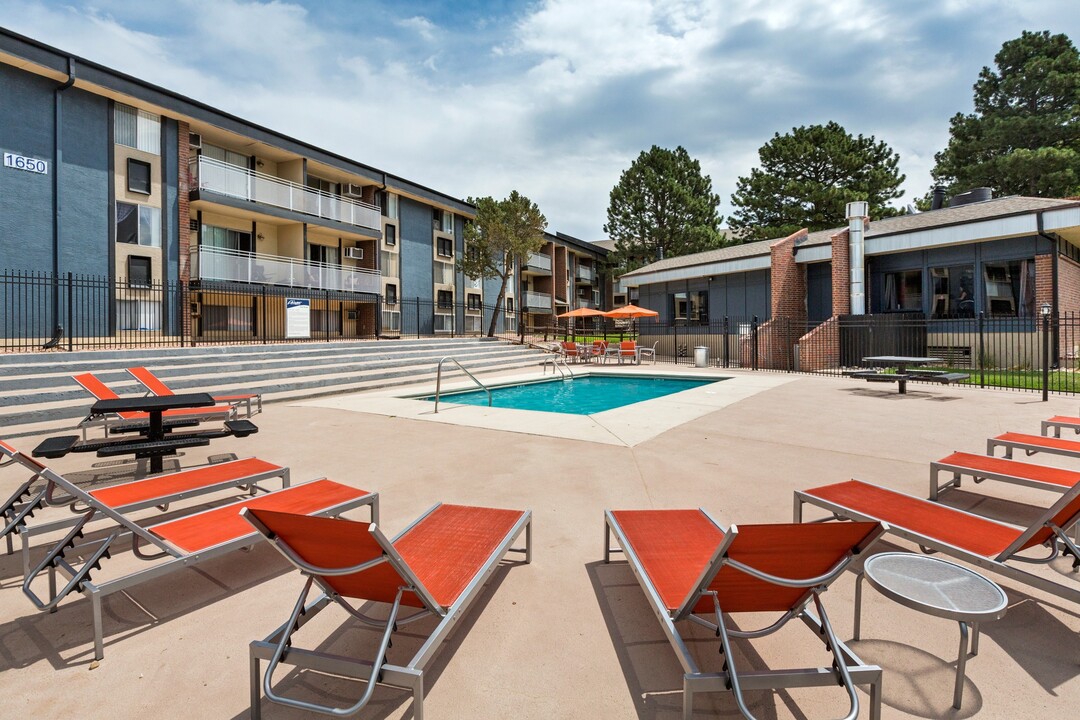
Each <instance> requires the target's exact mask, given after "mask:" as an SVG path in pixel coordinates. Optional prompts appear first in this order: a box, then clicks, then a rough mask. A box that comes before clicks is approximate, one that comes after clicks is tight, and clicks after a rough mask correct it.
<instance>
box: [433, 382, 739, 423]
mask: <svg viewBox="0 0 1080 720" xmlns="http://www.w3.org/2000/svg"><path fill="white" fill-rule="evenodd" d="M723 379H725V380H726V379H727V378H723ZM714 382H718V381H717V380H715V379H713V380H687V379H684V378H666V377H643V376H637V377H610V376H603V375H601V376H597V375H593V376H590V377H583V378H576V379H574V380H549V381H544V382H536V383H526V384H523V385H506V386H503V387H496V388H492V389H491V406H492V407H500V408H514V409H516V410H542V411H544V412H558V413H570V414H573V415H591V414H593V413H598V412H603V411H604V410H611V409H612V408H617V407H622V406H624V405H630V404H632V403H636V402H641V401H642V400H652V399H654V398H658V397H663V396H665V395H671V394H672V393H677V392H682V391H683V390H689V389H691V388H696V387H701V386H702V385H709V384H711V383H714ZM423 399H424V400H431V401H434V400H435V396H434V395H432V396H429V397H425V398H423ZM439 399H440V401H441V402H448V403H460V404H463V405H484V406H486V405H487V393H485V392H484V391H483V390H476V391H469V392H462V393H453V394H446V393H444V394H443V395H442V396H441V397H440V398H439Z"/></svg>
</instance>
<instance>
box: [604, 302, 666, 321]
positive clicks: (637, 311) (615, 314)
mask: <svg viewBox="0 0 1080 720" xmlns="http://www.w3.org/2000/svg"><path fill="white" fill-rule="evenodd" d="M604 317H609V318H623V319H630V318H643V317H660V313H658V312H656V311H655V310H646V309H645V308H643V307H638V306H637V305H623V306H622V307H621V308H615V309H614V310H610V311H608V312H606V313H604Z"/></svg>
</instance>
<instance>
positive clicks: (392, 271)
mask: <svg viewBox="0 0 1080 720" xmlns="http://www.w3.org/2000/svg"><path fill="white" fill-rule="evenodd" d="M400 258H401V256H400V255H399V254H397V253H395V252H390V251H389V250H380V251H379V270H380V271H381V272H382V276H383V277H393V278H396V277H397V276H398V275H399V272H398V270H399V267H400V264H399V260H400Z"/></svg>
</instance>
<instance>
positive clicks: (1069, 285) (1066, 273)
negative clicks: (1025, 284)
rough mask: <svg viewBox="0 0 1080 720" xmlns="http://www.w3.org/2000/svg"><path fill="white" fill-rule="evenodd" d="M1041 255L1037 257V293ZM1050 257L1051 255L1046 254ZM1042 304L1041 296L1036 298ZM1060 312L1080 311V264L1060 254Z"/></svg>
mask: <svg viewBox="0 0 1080 720" xmlns="http://www.w3.org/2000/svg"><path fill="white" fill-rule="evenodd" d="M1040 257H1043V256H1042V255H1039V256H1037V257H1036V259H1035V293H1036V296H1038V293H1039V288H1040V286H1039V277H1040V270H1041V268H1040V267H1039V265H1038V258H1040ZM1046 257H1047V258H1049V255H1047V256H1046ZM1036 302H1037V303H1039V304H1041V303H1042V300H1041V298H1038V297H1037V299H1036ZM1058 313H1059V314H1062V315H1064V314H1065V313H1080V265H1078V264H1077V263H1076V262H1075V261H1074V260H1070V259H1069V258H1067V257H1064V256H1058Z"/></svg>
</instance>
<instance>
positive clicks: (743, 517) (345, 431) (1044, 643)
mask: <svg viewBox="0 0 1080 720" xmlns="http://www.w3.org/2000/svg"><path fill="white" fill-rule="evenodd" d="M658 367H660V368H662V367H663V366H658ZM649 369H650V368H648V367H647V368H645V370H649ZM625 370H626V371H632V370H631V369H630V368H626V369H625ZM695 372H696V373H697V374H707V373H714V374H724V375H735V376H737V377H740V378H746V382H747V383H749V384H755V385H757V386H759V387H757V388H756V390H755V392H748V393H746V394H745V395H744V396H742V397H740V398H738V399H733V400H732V401H731V402H729V403H726V404H723V405H722V406H721V407H717V408H715V409H710V410H709V411H708V412H705V413H703V414H697V416H696V417H693V418H691V419H690V421H689V422H686V423H684V424H680V425H675V426H674V427H671V428H670V429H666V430H663V431H661V432H659V434H653V435H650V436H649V437H647V438H643V439H640V440H638V441H636V442H634V443H618V444H615V443H610V442H589V441H587V440H579V439H571V438H567V437H549V436H542V435H534V434H529V433H528V432H522V431H517V432H505V431H501V430H496V429H491V428H485V427H472V426H467V425H460V424H456V423H454V422H430V421H426V420H424V419H415V418H412V417H403V416H401V415H393V414H390V415H388V414H374V413H371V412H366V411H362V409H361V407H360V405H362V404H363V402H361V403H360V404H359V405H355V406H353V407H352V409H349V406H350V404H351V403H353V401H352V400H348V399H346V398H339V399H338V401H337V403H338V405H339V406H338V407H325V406H321V407H316V406H310V405H306V406H299V405H297V406H289V405H280V404H273V405H268V406H267V408H266V411H265V412H264V413H263V414H262V415H259V416H256V418H255V420H256V422H257V424H258V425H259V428H260V432H259V433H258V434H257V435H254V436H251V437H249V438H246V439H242V440H236V439H230V440H227V441H218V442H215V443H214V444H213V445H212V446H211V447H210V448H209V453H212V454H225V453H234V454H236V455H237V456H240V457H245V456H248V455H258V456H260V457H263V458H265V459H268V460H272V461H274V462H278V463H282V464H287V465H289V466H290V467H291V468H292V477H293V480H294V481H299V480H303V479H308V478H314V477H322V476H327V477H330V478H332V479H335V480H338V481H341V482H346V483H350V484H353V485H356V486H358V487H363V488H368V489H376V490H378V491H380V493H381V494H382V501H383V504H382V514H383V521H382V525H383V527H384V528H385V529H386V530H387V531H388V532H390V533H394V532H396V531H397V530H399V529H401V528H402V527H404V526H405V525H406V524H407V523H408V522H409V521H411V520H412V519H413V518H415V517H416V516H417V515H418V514H420V513H421V512H423V511H424V510H425V509H427V508H428V507H429V506H431V505H432V504H433V503H435V502H437V501H448V502H456V503H469V504H479V505H490V506H494V507H510V508H525V507H528V508H531V509H532V510H533V513H534V536H533V537H534V543H535V546H534V556H533V563H532V564H531V565H523V564H520V563H518V562H516V561H508V562H506V563H504V564H503V566H502V567H501V568H500V569H499V570H498V571H497V572H496V574H495V576H494V577H493V579H492V581H491V583H490V585H489V587H488V589H487V591H486V592H484V593H483V594H481V596H480V598H479V600H478V601H477V603H476V604H475V605H474V606H473V608H472V610H471V611H470V612H469V613H468V615H467V616H466V618H465V619H464V620H463V622H462V623H461V624H460V625H459V627H458V628H457V629H456V630H455V631H454V633H453V634H452V636H451V638H450V640H449V641H448V642H447V643H446V644H444V645H443V647H442V648H441V650H440V651H439V653H438V655H437V656H436V659H435V661H434V663H433V665H432V666H431V667H430V672H431V675H430V677H429V678H428V680H427V695H426V698H427V699H426V703H425V705H426V710H427V717H428V718H511V717H512V718H529V719H531V718H537V719H539V718H635V717H636V718H642V719H645V718H648V719H650V720H652V719H656V720H660V719H666V718H678V717H680V713H681V702H682V696H681V670H680V667H679V665H678V663H677V662H676V659H675V655H674V653H673V652H672V651H671V649H670V646H669V645H668V643H667V641H666V639H665V637H664V636H663V634H662V632H661V629H660V625H659V624H658V623H657V621H656V619H655V618H654V617H653V615H652V613H651V611H650V609H649V607H648V606H647V604H646V602H645V598H644V596H643V595H642V593H641V591H640V590H639V588H638V586H637V583H636V581H635V580H634V578H633V575H632V574H631V572H630V570H629V569H628V568H627V566H626V565H625V564H623V563H618V562H615V563H612V564H611V565H606V566H605V565H604V564H603V563H602V552H603V534H602V532H603V519H602V511H603V509H605V508H679V507H697V506H700V507H704V508H705V509H707V510H709V511H710V512H711V513H712V514H714V516H716V517H717V518H718V519H719V520H720V521H721V522H723V523H748V522H768V521H789V520H790V518H791V507H792V492H793V491H794V490H795V489H801V488H806V487H814V486H817V485H822V484H826V483H830V482H835V481H839V480H844V479H847V478H851V477H856V478H859V479H862V480H866V481H869V482H874V483H879V484H882V485H885V486H888V487H891V488H895V489H897V490H901V491H906V492H910V493H912V494H915V495H921V496H923V497H926V495H927V491H928V478H929V470H928V463H929V462H930V461H931V460H935V459H937V458H939V457H941V456H943V455H946V454H948V453H949V452H952V451H954V450H967V451H970V452H977V453H978V452H983V451H984V447H985V439H986V437H987V436H990V435H996V434H999V433H1001V432H1004V431H1007V430H1014V431H1022V432H1037V431H1038V427H1039V425H1038V423H1039V420H1041V419H1043V418H1045V417H1048V416H1049V415H1052V414H1066V415H1073V414H1076V410H1077V399H1076V398H1073V397H1052V398H1051V399H1050V402H1048V403H1042V402H1039V396H1038V395H1037V394H1033V393H1020V392H1005V391H990V390H978V389H968V388H955V387H947V388H946V387H940V386H929V385H912V386H909V392H908V394H907V395H903V396H901V395H898V394H897V393H896V392H895V389H894V388H880V389H879V388H876V387H874V386H870V387H868V386H867V385H866V384H865V383H862V382H859V381H856V380H849V379H841V378H817V377H803V376H794V375H786V374H773V373H759V374H753V373H741V372H726V371H717V370H709V371H702V370H698V371H695ZM720 387H723V385H721V386H720ZM365 402H366V401H365ZM380 402H381V400H380ZM322 404H323V405H326V404H334V403H322ZM447 414H448V415H452V413H447ZM440 415H442V413H440ZM38 440H39V438H22V439H20V440H19V441H18V442H17V443H16V445H17V446H18V447H22V448H27V449H29V448H31V447H33V446H34V445H36V443H37V442H38ZM199 450H201V451H202V453H201V457H200V455H197V454H196V453H195V452H190V453H189V454H188V455H187V456H185V457H184V458H183V462H184V463H185V464H194V463H195V462H198V461H199V460H200V459H201V458H205V456H206V455H207V454H208V453H207V450H206V449H199ZM1034 460H1035V461H1037V462H1040V463H1043V464H1047V465H1057V466H1061V467H1069V466H1070V465H1071V466H1073V467H1076V466H1077V465H1078V463H1080V461H1076V460H1072V461H1070V460H1069V459H1068V458H1061V457H1054V456H1045V455H1039V456H1036V457H1035V458H1034ZM91 462H93V459H92V458H88V457H87V456H86V455H82V456H79V455H73V456H69V457H67V458H65V459H63V460H62V461H57V462H56V463H55V464H54V467H56V468H57V469H58V470H60V471H63V472H74V471H86V470H87V469H88V466H89V465H90V463H91ZM100 472H103V471H100ZM19 475H20V471H17V470H11V469H0V478H3V482H4V483H5V486H6V487H13V486H14V484H15V482H16V480H17V479H18V480H21V479H22V478H21V477H17V476H19ZM1056 497H1057V495H1056V494H1051V493H1047V492H1044V491H1039V490H1033V489H1029V488H1018V487H1013V486H1007V485H1004V484H1001V483H992V482H987V483H983V484H981V485H972V484H971V483H966V484H965V485H964V486H963V488H962V489H961V490H959V491H954V492H951V493H949V494H947V495H945V496H944V501H945V502H946V503H948V504H952V505H954V506H957V507H963V508H976V509H977V511H978V512H981V513H984V514H987V515H990V516H992V517H996V518H999V519H1005V520H1012V521H1015V522H1025V523H1026V522H1027V521H1028V520H1029V519H1030V518H1031V517H1032V515H1033V513H1034V512H1035V508H1037V507H1038V506H1039V505H1040V504H1042V505H1045V504H1047V503H1049V502H1052V501H1053V499H1055V498H1056ZM896 545H898V546H900V547H903V548H906V549H911V547H912V546H910V545H908V544H906V543H903V542H901V541H897V542H896ZM891 547H892V544H889V545H886V546H884V547H883V548H882V549H889V548H891ZM135 567H138V561H136V560H134V559H133V558H131V557H130V553H129V552H121V553H119V554H118V555H117V557H116V558H114V559H113V560H112V561H109V563H108V564H107V565H106V570H107V571H108V570H109V569H110V568H115V570H120V571H122V570H123V569H125V568H135ZM1034 571H1035V572H1040V573H1044V574H1046V575H1047V576H1056V577H1058V578H1059V579H1061V581H1063V582H1078V583H1080V578H1078V577H1077V576H1076V575H1074V574H1072V573H1071V572H1070V571H1069V564H1068V563H1067V562H1064V561H1060V560H1059V561H1057V562H1056V563H1055V564H1054V565H1053V566H1051V567H1049V568H1036V569H1035V570H1034ZM995 579H997V580H998V581H999V582H1000V584H1001V585H1002V586H1003V587H1004V588H1005V590H1006V592H1008V594H1009V598H1010V608H1009V611H1008V614H1007V615H1006V616H1005V618H1004V619H1003V620H1001V621H998V622H995V623H992V624H987V625H986V626H985V627H984V628H983V638H982V641H981V645H980V652H979V655H978V656H977V657H974V658H971V659H969V662H968V666H967V677H968V682H967V686H966V689H965V694H964V706H963V709H962V710H960V711H954V710H952V709H951V707H950V705H951V700H952V682H953V677H954V672H955V660H956V648H957V642H958V631H957V628H956V625H955V623H951V622H949V621H946V620H941V619H936V618H928V617H926V616H923V615H919V614H918V613H916V612H914V611H911V610H907V609H905V608H902V607H900V606H898V605H896V604H895V603H892V602H891V601H889V600H887V599H885V598H884V597H882V596H880V595H878V594H876V593H875V592H874V591H873V590H871V589H867V590H866V592H865V596H864V611H863V613H864V614H863V638H864V639H863V640H861V641H859V642H854V643H852V648H853V649H854V650H856V652H858V653H860V654H861V655H862V657H863V659H864V660H866V661H868V662H873V663H877V664H879V665H881V666H882V667H883V668H884V670H885V678H884V701H885V706H884V717H886V718H894V717H895V718H909V717H910V718H967V717H980V718H1006V717H1042V716H1051V715H1054V716H1060V715H1064V714H1066V713H1068V712H1070V711H1072V710H1073V709H1074V708H1076V707H1078V706H1080V663H1078V660H1080V652H1078V650H1080V647H1078V644H1080V641H1078V636H1077V631H1078V630H1080V606H1075V605H1073V604H1070V603H1067V602H1065V601H1062V600H1059V599H1057V598H1053V597H1050V596H1046V595H1044V594H1042V593H1038V592H1035V591H1031V590H1029V589H1027V588H1025V587H1022V586H1018V585H1016V584H1015V583H1013V582H1011V581H1008V580H1004V579H1001V578H995ZM20 582H21V570H20V561H19V559H18V557H17V556H16V557H4V558H0V612H2V617H3V621H2V624H0V692H2V693H3V694H2V697H3V698H4V703H3V708H4V710H3V712H2V713H0V714H2V715H4V716H12V717H14V716H17V715H20V716H32V717H39V716H40V717H56V718H67V717H80V718H110V719H115V718H126V717H162V718H172V717H190V716H191V715H193V714H198V715H201V716H203V717H207V718H244V717H247V714H248V662H247V643H248V642H249V641H250V640H252V639H254V638H256V637H262V636H264V635H265V634H266V633H268V632H269V631H270V630H271V629H272V628H273V627H275V626H277V625H278V624H280V623H281V622H283V621H284V620H285V618H286V616H287V614H288V612H289V610H290V609H291V607H292V603H293V602H294V600H295V596H296V593H297V592H298V591H299V589H300V586H301V584H302V580H301V578H300V576H299V574H298V573H295V572H288V571H287V569H286V567H285V565H284V563H283V561H281V560H279V559H278V558H277V556H276V555H275V554H274V552H273V551H272V550H271V549H269V548H268V547H258V548H256V549H254V550H253V551H252V552H250V553H235V554H234V555H232V556H229V557H226V558H221V559H218V560H216V561H213V562H210V563H206V564H204V565H202V566H200V568H199V569H197V570H185V571H180V572H177V573H174V574H172V575H170V576H167V577H166V578H165V579H163V580H161V581H158V582H156V583H150V584H147V585H143V586H140V587H137V588H135V589H134V590H133V591H132V592H131V599H128V598H125V597H123V596H121V595H114V596H112V597H110V598H108V599H107V601H106V603H105V631H106V645H105V658H104V660H102V661H101V663H100V665H98V666H96V667H93V669H91V668H92V664H91V660H92V641H91V637H92V632H91V629H90V628H89V608H88V603H87V602H86V601H85V600H83V599H75V600H70V601H68V602H66V603H65V604H64V605H63V606H62V607H61V609H60V610H59V611H58V612H57V613H55V614H52V615H45V614H41V613H38V612H36V611H35V610H34V609H33V608H32V606H31V605H30V603H29V602H28V601H27V600H26V599H25V598H24V596H23V594H22V592H21V591H20V588H19V586H20ZM853 595H854V576H853V575H851V574H848V575H847V576H845V577H842V578H841V579H840V580H838V581H837V583H836V584H835V585H834V586H833V588H832V589H831V590H830V591H829V592H828V593H826V595H825V597H824V600H825V603H826V607H827V608H828V609H829V612H830V616H831V618H832V620H833V623H834V625H835V626H836V629H837V632H838V634H839V635H840V636H841V637H843V638H850V636H851V624H852V619H851V611H852V605H853ZM133 601H134V602H133ZM753 620H758V618H753V619H743V618H739V622H740V625H742V626H743V627H749V626H751V625H753V624H754V623H753ZM425 622H426V621H425ZM420 624H422V623H420ZM414 627H416V626H408V627H407V628H403V630H402V633H401V634H400V635H401V638H400V639H395V643H394V649H393V650H392V651H391V653H392V657H398V658H400V657H402V656H405V655H407V654H409V652H410V651H411V650H412V649H414V648H415V647H416V646H417V640H416V638H415V635H414V633H413V628H414ZM689 632H690V633H691V634H692V635H693V637H694V638H695V639H694V641H693V642H692V643H691V644H692V646H693V647H694V649H695V652H696V653H697V654H698V656H699V661H700V663H701V664H702V665H703V666H705V667H706V668H718V667H719V664H720V658H719V656H718V655H717V649H716V648H717V642H716V640H715V638H713V637H712V636H711V634H710V633H708V632H705V631H704V630H703V629H700V628H698V629H694V630H690V631H689ZM373 637H374V635H373V634H372V633H370V632H369V631H365V630H358V629H357V628H356V627H355V625H354V624H352V623H349V622H347V621H346V620H345V618H344V616H343V614H342V613H337V612H325V613H322V615H321V616H320V617H319V618H317V619H316V620H315V621H314V622H313V623H311V624H310V625H309V626H307V627H306V628H305V632H302V633H301V634H300V635H299V638H300V640H301V641H303V639H304V638H309V639H311V638H313V639H314V643H315V644H316V645H320V646H322V647H324V648H331V649H332V650H333V651H334V652H338V653H342V654H347V653H351V652H354V651H356V652H363V651H365V650H366V649H368V648H370V644H371V642H372V640H373ZM739 647H740V653H741V657H740V660H741V665H742V667H748V666H754V667H765V666H769V667H784V666H788V667H791V666H797V665H802V664H813V665H819V664H826V663H827V656H826V654H825V651H824V649H823V647H822V646H821V645H820V644H819V643H817V642H816V641H815V640H814V638H813V637H812V636H811V635H810V633H808V632H807V631H806V630H805V628H803V627H802V626H801V625H799V626H798V627H795V626H793V627H791V628H788V629H786V630H785V631H783V632H781V633H780V634H779V635H778V636H774V637H772V638H769V639H765V640H761V641H755V642H754V643H753V644H752V645H747V644H740V646H739ZM286 683H287V684H288V685H290V686H291V687H292V689H293V690H294V691H295V692H299V693H308V694H309V697H322V698H323V699H329V700H331V701H336V702H341V703H343V704H345V703H346V701H347V700H348V698H350V697H352V696H354V695H355V693H356V692H357V687H356V686H355V685H350V684H348V683H345V682H342V681H339V680H334V679H319V678H310V677H308V678H302V679H297V678H295V677H288V678H287V679H286ZM327 693H328V694H327ZM865 697H866V696H865V694H863V695H862V698H863V699H864V700H865ZM748 698H749V699H750V700H751V701H752V702H753V709H754V710H755V712H756V713H757V714H758V717H760V718H789V717H795V718H802V717H809V718H816V717H836V716H838V715H840V714H842V712H843V710H844V708H846V704H845V703H844V698H843V696H842V691H841V690H840V689H839V688H824V689H813V690H796V691H791V692H785V693H778V694H774V693H749V694H748ZM841 705H843V707H841ZM302 716H303V715H302V714H300V713H297V712H294V711H291V710H286V709H283V708H279V707H274V706H266V707H265V708H264V717H266V718H292V717H302ZM737 716H738V712H737V710H736V709H735V706H734V703H733V702H732V701H731V699H730V697H728V696H727V695H725V694H720V695H716V696H714V697H710V696H699V698H698V702H697V711H696V712H695V717H737ZM867 716H868V714H867V712H866V709H865V703H864V709H863V712H862V715H861V717H867ZM361 717H376V718H403V717H404V718H409V717H412V711H411V701H409V700H408V699H407V698H406V696H405V694H404V693H401V692H399V691H396V690H393V689H389V688H379V689H378V690H377V691H376V694H375V699H374V701H373V704H372V705H371V706H370V707H369V708H367V709H366V710H365V712H364V713H363V714H362V715H361Z"/></svg>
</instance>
